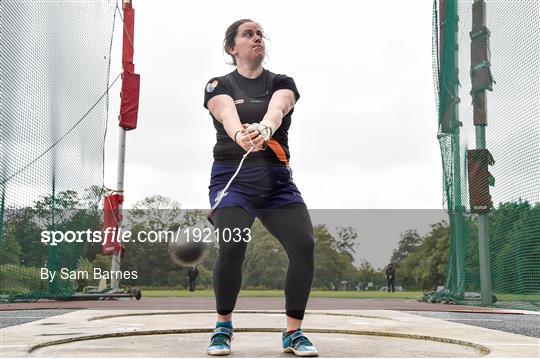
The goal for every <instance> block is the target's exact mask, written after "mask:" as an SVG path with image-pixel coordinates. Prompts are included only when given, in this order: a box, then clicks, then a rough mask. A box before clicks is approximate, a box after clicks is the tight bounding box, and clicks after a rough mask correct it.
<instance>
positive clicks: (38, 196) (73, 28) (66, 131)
mask: <svg viewBox="0 0 540 359" xmlns="http://www.w3.org/2000/svg"><path fill="white" fill-rule="evenodd" d="M116 6H117V3H116V1H98V0H95V1H88V0H85V1H73V0H70V1H37V0H32V1H21V0H2V1H1V2H0V61H1V66H0V249H1V252H0V253H1V254H0V295H2V297H3V298H4V299H5V298H6V297H9V298H8V299H16V298H24V299H32V298H59V297H64V296H68V295H71V294H72V293H73V291H74V290H75V288H76V283H74V281H71V280H59V279H58V277H57V278H56V279H55V280H54V281H52V282H48V281H46V280H41V279H40V268H47V269H49V270H56V269H59V268H67V269H69V270H71V269H75V268H76V267H77V265H78V263H79V262H80V258H81V256H82V255H83V253H84V251H85V248H84V247H83V245H82V244H81V245H75V244H64V245H58V246H46V245H45V244H43V243H41V241H40V237H41V235H40V234H41V231H43V230H62V231H66V230H86V229H88V228H94V227H95V226H98V225H99V217H98V215H99V213H98V203H99V199H100V197H101V192H102V191H101V188H102V186H103V150H104V136H105V130H106V120H107V106H108V97H107V96H108V95H107V93H108V91H107V90H108V87H109V65H110V52H111V42H112V33H113V26H114V20H115V9H116Z"/></svg>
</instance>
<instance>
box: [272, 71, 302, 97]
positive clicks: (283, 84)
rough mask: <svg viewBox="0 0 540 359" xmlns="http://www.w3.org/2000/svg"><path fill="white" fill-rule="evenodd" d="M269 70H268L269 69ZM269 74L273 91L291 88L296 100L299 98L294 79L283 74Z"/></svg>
mask: <svg viewBox="0 0 540 359" xmlns="http://www.w3.org/2000/svg"><path fill="white" fill-rule="evenodd" d="M269 72H270V71H269ZM270 74H271V75H272V76H273V79H274V80H273V88H274V92H275V91H277V90H283V89H286V90H291V91H292V92H294V95H295V97H296V101H298V99H299V98H300V93H299V92H298V89H297V87H296V83H295V82H294V79H293V78H292V77H290V76H288V75H285V74H275V73H273V72H270Z"/></svg>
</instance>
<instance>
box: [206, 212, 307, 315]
mask: <svg viewBox="0 0 540 359" xmlns="http://www.w3.org/2000/svg"><path fill="white" fill-rule="evenodd" d="M260 220H261V222H262V224H263V225H264V226H265V227H266V229H267V230H268V231H269V232H270V233H271V234H272V235H273V236H274V237H276V238H277V239H278V241H279V242H280V243H281V245H282V246H283V247H284V248H285V251H286V252H287V256H288V257H289V267H288V269H287V277H286V280H285V309H286V312H287V315H288V316H289V317H293V318H296V319H303V318H304V311H305V309H306V304H307V301H308V298H309V292H310V290H311V283H312V281H313V271H314V247H315V244H314V241H313V226H312V224H311V219H310V217H309V213H308V210H307V208H306V206H305V204H303V203H294V204H290V205H286V206H283V207H280V208H277V209H274V210H272V211H271V212H269V213H268V214H267V215H265V216H264V217H263V218H261V219H260ZM212 221H213V222H214V228H215V229H219V233H222V231H223V229H225V228H230V229H231V230H232V229H234V228H240V229H244V228H251V226H252V224H253V221H254V218H253V216H251V215H250V214H249V213H248V212H247V211H246V210H245V209H243V208H241V207H222V208H219V209H217V210H215V211H214V213H213V214H212ZM242 233H244V231H242ZM219 239H220V241H219V254H218V258H217V260H216V264H215V266H214V293H215V296H216V309H217V312H218V313H219V314H221V315H227V314H229V313H232V311H233V310H234V307H235V304H236V298H237V297H238V292H239V291H240V287H241V285H242V264H243V262H244V259H245V253H246V249H247V244H248V243H247V242H246V241H240V242H232V241H230V242H224V241H222V240H221V238H219Z"/></svg>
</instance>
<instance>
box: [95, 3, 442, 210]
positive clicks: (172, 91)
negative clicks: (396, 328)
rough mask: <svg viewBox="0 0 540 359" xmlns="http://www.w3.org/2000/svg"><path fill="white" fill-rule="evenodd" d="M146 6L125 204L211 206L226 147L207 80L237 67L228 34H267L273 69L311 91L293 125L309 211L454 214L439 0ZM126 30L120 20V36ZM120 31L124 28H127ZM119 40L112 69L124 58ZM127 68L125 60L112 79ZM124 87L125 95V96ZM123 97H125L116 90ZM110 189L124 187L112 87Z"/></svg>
mask: <svg viewBox="0 0 540 359" xmlns="http://www.w3.org/2000/svg"><path fill="white" fill-rule="evenodd" d="M306 6H307V3H305V2H291V1H275V2H273V3H272V5H263V4H262V3H257V2H248V1H227V2H222V1H205V2H199V3H197V2H196V3H191V4H190V6H189V7H187V6H185V4H183V3H182V2H174V1H151V2H150V1H137V0H134V7H135V9H136V27H135V32H136V33H135V65H136V70H137V72H139V73H140V74H141V76H142V88H141V102H140V112H139V128H138V129H137V130H135V131H132V132H130V133H128V136H127V158H126V161H127V162H126V177H125V191H126V193H125V195H126V204H127V206H130V205H131V204H133V203H134V202H135V201H137V200H140V199H142V198H143V197H145V196H148V195H152V194H162V195H165V196H169V197H172V198H174V199H176V200H178V201H179V202H180V203H181V205H182V207H183V208H208V207H209V203H208V188H207V186H208V182H209V172H210V166H211V163H212V146H213V144H214V139H215V130H214V128H213V125H212V122H211V119H210V117H209V115H208V112H207V111H206V110H205V109H204V108H203V106H202V101H203V90H204V86H205V84H206V82H207V81H208V80H209V79H210V78H211V77H213V76H219V75H223V74H226V73H228V72H230V71H232V70H233V69H234V68H233V67H232V66H229V65H227V64H226V63H225V61H226V60H228V59H227V58H226V57H225V55H224V54H223V51H222V47H221V44H222V40H223V34H224V32H225V29H226V28H227V26H228V25H229V24H230V23H232V22H233V21H235V20H237V19H240V18H246V17H248V18H252V19H254V20H255V21H258V22H259V23H261V25H262V26H263V28H264V30H265V32H266V35H267V36H268V37H269V38H270V40H269V41H268V42H267V47H268V50H269V54H270V56H269V58H268V59H267V61H266V63H265V67H266V68H268V69H270V70H271V71H273V72H276V73H284V74H287V75H289V76H291V77H293V78H294V79H295V81H296V84H297V86H298V89H299V91H300V94H301V99H300V100H299V101H298V103H297V105H296V107H295V113H294V115H293V123H292V125H291V129H290V150H291V166H292V168H293V171H294V180H295V182H296V183H297V185H298V186H299V188H300V190H301V192H302V194H303V197H304V199H305V200H306V202H307V204H308V207H310V208H325V209H326V208H335V209H341V208H441V206H442V185H441V184H442V177H441V176H442V175H441V161H440V150H439V146H438V142H437V139H436V132H437V126H436V123H437V120H436V112H435V100H434V96H433V81H432V70H431V68H432V67H431V12H432V2H431V1H406V2H403V1H390V2H375V1H369V2H353V1H337V2H336V1H334V2H310V3H309V9H308V8H306ZM118 29H120V27H119V26H118V23H117V30H118ZM118 34H119V33H118ZM120 39H121V37H120V36H116V38H115V43H114V45H113V46H114V49H115V53H113V55H114V54H116V56H113V63H114V64H118V63H119V62H120V59H119V56H118V49H119V47H120V45H121V44H120ZM118 72H119V66H118V65H115V66H114V67H113V69H112V71H111V77H114V76H116V74H117V73H118ZM116 91H117V92H118V91H119V89H118V88H116ZM117 92H116V93H117ZM111 98H112V100H114V101H111V114H110V119H111V120H110V125H109V132H108V140H107V150H106V154H107V157H106V178H105V184H106V185H107V186H108V187H114V185H115V183H116V153H117V149H116V146H117V145H116V143H117V127H116V123H115V121H114V119H115V118H116V116H117V111H118V109H117V101H116V95H115V92H114V89H113V95H112V96H111Z"/></svg>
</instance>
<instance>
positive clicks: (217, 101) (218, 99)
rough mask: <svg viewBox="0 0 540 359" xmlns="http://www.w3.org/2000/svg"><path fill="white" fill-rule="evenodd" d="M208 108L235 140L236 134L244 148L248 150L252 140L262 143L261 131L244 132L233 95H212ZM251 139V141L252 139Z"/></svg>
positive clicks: (237, 139) (238, 141)
mask: <svg viewBox="0 0 540 359" xmlns="http://www.w3.org/2000/svg"><path fill="white" fill-rule="evenodd" d="M208 110H210V113H212V115H213V116H214V118H215V119H216V120H217V121H218V122H219V123H221V124H222V125H223V128H224V129H225V132H227V134H228V135H229V137H230V138H231V139H232V140H233V141H234V140H235V138H234V137H235V134H236V133H237V132H238V134H237V135H236V143H237V144H238V145H239V146H240V147H242V148H243V149H244V150H246V151H247V150H248V149H249V147H250V146H251V141H253V142H254V143H256V144H258V143H261V145H262V142H263V141H262V137H261V136H260V135H259V132H255V133H251V134H245V133H242V130H243V129H244V127H243V126H242V124H241V122H240V117H239V116H238V111H236V105H235V104H234V101H233V99H232V97H231V96H229V95H217V96H214V97H212V98H211V99H210V100H209V101H208ZM250 139H251V141H250ZM258 147H259V148H256V149H254V151H256V150H259V149H260V146H258Z"/></svg>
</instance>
